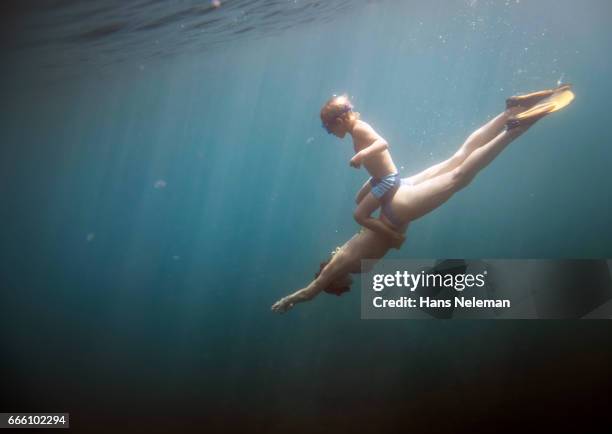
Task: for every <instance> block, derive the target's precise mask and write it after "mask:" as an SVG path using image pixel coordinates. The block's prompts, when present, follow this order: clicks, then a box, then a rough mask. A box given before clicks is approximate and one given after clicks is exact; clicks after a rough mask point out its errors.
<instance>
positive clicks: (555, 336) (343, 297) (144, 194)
mask: <svg viewBox="0 0 612 434" xmlns="http://www.w3.org/2000/svg"><path fill="white" fill-rule="evenodd" d="M2 8H3V9H4V10H3V13H2V23H3V24H2V29H1V30H0V40H1V42H0V46H1V47H2V49H1V51H0V53H1V54H0V56H1V65H2V70H3V74H2V77H1V78H0V91H1V92H2V95H3V97H4V98H3V104H2V106H1V108H0V141H1V146H0V179H1V181H2V182H0V194H1V196H0V197H1V199H2V206H0V223H1V225H0V241H1V244H0V246H1V248H0V337H1V342H2V348H1V349H0V356H1V357H0V360H1V361H0V378H2V386H0V400H1V402H2V405H0V412H30V413H31V412H36V411H41V412H56V413H70V419H71V420H70V429H72V430H75V431H76V432H90V433H98V432H99V433H108V432H127V433H138V432H147V433H158V432H159V433H162V432H164V433H165V432H177V433H178V432H211V433H212V432H220V433H222V432H265V433H302V432H303V433H306V432H308V433H318V432H330V433H332V432H333V433H335V432H373V433H374V432H377V433H378V432H418V433H423V432H463V431H473V430H482V431H484V432H489V431H492V430H497V429H502V428H504V427H511V426H515V427H523V429H527V430H531V429H536V428H537V429H552V428H555V427H563V426H574V427H576V430H577V431H579V432H580V431H582V432H586V431H588V428H589V427H590V425H589V424H594V423H595V422H596V420H597V418H598V417H602V416H603V414H604V411H607V408H606V406H604V402H605V400H604V399H603V397H605V394H606V391H608V390H609V386H610V384H609V380H608V374H607V373H609V366H610V362H611V360H612V359H611V356H612V349H611V347H610V336H611V332H612V327H611V326H610V325H609V323H608V322H605V321H578V320H567V321H561V320H553V321H513V320H505V321H484V320H482V321H477V320H454V321H417V320H365V319H362V317H361V297H360V295H359V292H360V286H359V275H358V274H355V275H353V284H352V285H350V288H349V287H348V286H347V287H346V288H347V291H344V290H343V291H339V294H337V295H339V296H336V295H334V294H333V293H332V294H321V295H320V296H318V297H317V298H316V299H313V300H310V302H308V303H304V304H300V305H299V306H295V307H294V308H293V309H291V310H290V311H289V309H287V312H286V313H283V312H280V311H279V309H276V310H272V309H271V307H272V306H273V305H274V303H275V302H277V301H280V300H282V298H283V297H285V296H287V295H288V294H291V293H294V292H295V291H298V290H300V289H302V288H306V287H307V285H309V284H310V282H311V281H313V279H314V278H315V273H317V274H318V273H320V272H322V270H323V264H322V263H323V262H324V261H328V260H329V258H330V255H331V253H332V252H333V251H335V250H336V249H337V247H338V246H342V245H344V244H345V243H346V242H347V241H348V240H349V239H351V237H353V236H354V235H355V234H357V233H359V231H360V227H361V226H364V224H360V222H362V221H365V220H359V219H358V220H357V221H356V218H358V217H359V216H356V214H358V213H357V212H356V208H357V207H358V206H359V205H357V204H356V203H355V202H356V201H355V197H356V195H357V193H358V192H359V191H360V189H361V188H362V186H363V185H364V182H365V183H366V184H367V182H368V179H369V177H370V175H371V173H370V174H369V173H368V171H367V170H366V169H370V166H368V165H367V162H365V163H364V162H357V163H355V161H354V160H352V158H353V156H354V155H355V152H356V150H355V149H354V147H353V141H352V140H351V137H344V136H343V133H345V132H346V131H342V133H341V134H339V135H340V136H342V137H343V138H342V137H336V134H335V133H333V132H332V133H329V134H328V131H326V129H327V130H330V131H331V129H330V128H336V127H335V126H334V125H339V124H338V123H336V124H334V122H336V120H337V119H340V117H341V116H342V115H344V114H346V113H348V112H351V113H355V112H357V113H358V114H359V118H360V121H359V122H361V121H364V122H367V125H370V126H371V127H372V128H373V129H374V130H375V131H376V134H379V135H380V136H381V137H383V138H384V143H385V149H388V152H390V155H392V159H393V161H392V162H391V163H390V164H393V163H394V164H395V167H396V168H397V171H398V172H399V175H398V176H399V177H401V178H409V177H412V176H414V175H416V174H418V173H420V172H422V171H423V170H425V169H427V168H429V167H432V166H434V165H435V164H437V163H440V162H442V161H444V160H446V159H448V158H450V157H452V156H453V155H454V154H455V153H456V152H457V151H458V150H459V149H460V147H461V145H462V144H463V143H464V142H465V141H466V139H468V137H470V135H471V134H472V133H473V132H474V131H477V130H478V129H479V128H481V127H482V126H483V125H484V124H486V123H487V122H492V121H493V120H494V119H496V117H497V116H499V115H500V114H503V113H504V111H505V110H506V109H507V107H506V104H507V101H506V100H507V98H509V97H511V96H514V95H522V94H527V93H529V92H535V91H540V90H544V89H555V88H557V87H558V86H563V85H565V84H571V91H572V92H573V94H572V98H573V96H574V95H575V99H572V101H571V105H569V106H568V107H565V108H564V109H563V110H562V111H561V110H560V111H559V112H558V113H552V111H554V110H555V109H549V108H546V109H545V111H546V112H545V113H542V114H541V115H538V116H539V117H537V120H538V122H537V124H535V125H533V126H532V127H531V125H532V124H531V123H529V124H528V125H525V124H524V122H525V120H524V119H523V120H521V119H520V118H519V121H520V122H519V121H517V124H519V123H520V125H519V127H518V128H519V129H520V128H529V132H526V133H525V134H524V135H521V136H520V137H516V140H515V141H513V142H512V143H511V144H509V145H508V146H507V147H506V148H505V149H504V150H503V152H500V153H499V155H496V156H495V159H494V160H491V161H488V160H487V164H486V167H483V170H482V171H480V172H478V176H476V177H475V178H474V179H473V180H471V182H470V183H469V185H468V186H466V187H465V188H461V191H457V193H456V194H455V195H454V196H453V197H452V198H450V197H449V198H448V201H446V202H445V203H443V204H442V205H441V206H439V207H437V205H436V207H435V208H432V209H428V210H427V212H426V213H425V214H423V213H420V214H419V215H418V218H416V217H414V219H413V220H414V221H410V225H409V227H408V229H407V231H406V232H405V240H403V244H402V245H401V248H399V249H389V248H387V250H388V254H387V255H386V258H389V259H419V258H435V259H446V258H468V259H469V258H472V259H477V258H499V259H607V258H612V226H611V222H612V200H610V197H611V194H610V191H611V188H612V175H611V170H610V169H611V168H612V130H611V129H610V114H609V111H610V110H609V107H608V106H607V103H608V102H609V100H610V96H612V83H611V81H610V77H611V76H612V60H611V57H610V47H611V46H612V27H611V26H610V22H611V19H612V3H611V2H609V1H608V0H587V1H584V2H576V1H571V0H537V1H536V0H429V1H422V0H405V1H401V0H376V1H375V0H355V1H346V0H329V1H323V0H288V1H287V0H261V1H246V0H225V1H224V0H213V1H204V0H202V1H196V0H172V1H162V0H129V1H127V0H122V1H120V0H101V1H96V2H88V1H83V0H80V1H79V0H39V1H34V0H26V1H21V2H17V1H15V2H13V1H11V2H7V3H5V4H4V5H3V6H2ZM338 95H345V96H346V98H347V101H348V100H350V105H349V103H348V102H347V103H346V104H347V105H346V107H347V108H346V110H344V111H343V112H342V113H340V114H338V113H336V114H335V115H334V116H336V115H337V117H332V118H330V119H331V121H330V122H331V123H327V121H326V118H325V117H323V118H322V107H323V106H324V105H325V104H326V102H327V101H330V98H333V96H338ZM567 104H569V101H568V102H567ZM537 107H539V105H538V106H537ZM548 114H550V116H548ZM544 115H546V119H541V117H542V116H544ZM535 119H536V118H535V117H534V118H529V119H527V121H529V122H531V121H532V120H535ZM540 119H541V120H540ZM322 120H323V125H322ZM504 122H506V121H505V120H504ZM504 122H502V124H500V125H502V127H503V126H504ZM521 122H523V123H521ZM351 125H352V124H351ZM360 125H361V124H360ZM509 125H510V124H509ZM530 127H531V128H530ZM508 129H510V126H509V127H508ZM368 131H369V130H368ZM479 131H482V130H479ZM500 131H501V130H500ZM515 131H516V130H515ZM522 132H523V131H522V130H521V133H522ZM349 133H351V134H353V133H354V131H353V130H350V129H349ZM364 134H365V133H364ZM354 137H356V136H355V135H354ZM377 137H378V136H377ZM492 137H493V136H492ZM514 138H515V137H514V136H513V137H512V139H514ZM380 143H383V141H381V142H380ZM487 143H489V142H487ZM355 146H357V145H355ZM485 146H486V145H485ZM504 146H505V144H504ZM500 149H501V148H500ZM384 152H387V151H384ZM385 161H387V163H388V162H389V161H390V160H385ZM349 163H350V164H349ZM353 163H355V164H353ZM362 164H363V165H362ZM475 164H476V163H475ZM366 166H367V167H366ZM462 167H463V166H462ZM453 192H454V190H453ZM368 197H369V196H368ZM364 200H365V199H364ZM445 200H446V198H445ZM406 206H411V205H406ZM376 208H378V206H376ZM397 209H399V208H396V211H397ZM415 213H416V211H415ZM377 214H378V211H375V213H374V215H377ZM421 214H423V215H422V216H421ZM368 215H369V214H368ZM413 215H416V214H413ZM366 217H367V216H366ZM407 220H408V218H407ZM407 220H406V223H407ZM410 220H412V218H411V219H410ZM366 225H367V223H366ZM387 227H389V226H387ZM368 230H369V229H368ZM369 257H370V256H369V255H368V254H367V253H364V255H363V257H362V258H361V259H367V258H369ZM343 288H344V286H343ZM320 289H321V288H320ZM320 289H319V291H320ZM276 306H278V305H276ZM289 307H293V303H290V304H289V303H286V304H285V305H284V308H289ZM280 310H283V311H284V309H280ZM279 313H283V314H279ZM577 402H581V403H582V405H577V404H576V403H577ZM586 402H588V405H587V404H585V403H586ZM568 424H569V425H568Z"/></svg>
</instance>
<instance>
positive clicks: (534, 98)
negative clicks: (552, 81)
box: [506, 84, 572, 110]
mask: <svg viewBox="0 0 612 434" xmlns="http://www.w3.org/2000/svg"><path fill="white" fill-rule="evenodd" d="M571 86H572V85H571V84H562V85H561V86H558V87H556V88H554V89H545V90H540V91H538V92H532V93H528V94H526V95H515V96H511V97H510V98H508V99H506V108H508V109H510V108H512V107H520V108H522V109H523V110H527V109H530V108H532V107H533V106H535V105H536V104H538V103H539V102H540V101H542V100H543V99H544V98H548V97H549V96H551V95H552V94H553V93H555V92H561V91H563V90H569V89H570V88H571Z"/></svg>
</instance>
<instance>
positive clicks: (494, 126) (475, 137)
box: [409, 107, 521, 185]
mask: <svg viewBox="0 0 612 434" xmlns="http://www.w3.org/2000/svg"><path fill="white" fill-rule="evenodd" d="M520 111H521V108H518V107H513V108H510V109H508V110H506V111H505V112H502V113H500V114H499V115H497V116H495V117H494V118H493V119H491V120H490V121H489V122H487V123H486V124H485V125H483V126H482V127H480V128H478V129H477V130H476V131H474V132H473V133H472V134H470V136H469V137H468V138H467V140H466V141H465V142H464V143H463V145H461V147H460V148H459V150H458V151H457V152H456V153H455V154H454V155H453V156H452V157H450V158H449V159H447V160H445V161H443V162H441V163H438V164H436V165H434V166H431V167H429V168H428V169H425V170H423V171H422V172H420V173H418V174H416V175H414V176H411V177H410V178H409V179H410V182H411V183H412V184H413V185H416V184H420V183H421V182H423V181H427V180H428V179H431V178H435V177H436V176H440V175H442V174H444V173H446V172H449V171H451V170H453V169H455V168H456V167H458V166H459V165H460V164H461V163H463V162H464V161H465V159H466V158H467V157H468V156H469V155H470V154H471V153H472V152H474V151H475V150H476V149H478V148H480V147H481V146H483V145H484V144H486V143H488V142H490V141H491V140H493V138H495V136H497V135H498V134H499V133H501V132H502V131H503V130H504V127H505V125H506V121H507V120H508V118H509V117H510V116H512V115H514V114H516V113H519V112H520Z"/></svg>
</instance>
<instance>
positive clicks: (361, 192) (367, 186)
mask: <svg viewBox="0 0 612 434" xmlns="http://www.w3.org/2000/svg"><path fill="white" fill-rule="evenodd" d="M370 191H372V184H370V178H368V180H367V181H366V182H365V184H363V186H362V187H361V189H360V190H359V192H358V193H357V196H356V197H355V203H356V204H357V205H359V203H360V202H361V201H362V200H363V198H364V197H366V196H367V195H368V193H369V192H370Z"/></svg>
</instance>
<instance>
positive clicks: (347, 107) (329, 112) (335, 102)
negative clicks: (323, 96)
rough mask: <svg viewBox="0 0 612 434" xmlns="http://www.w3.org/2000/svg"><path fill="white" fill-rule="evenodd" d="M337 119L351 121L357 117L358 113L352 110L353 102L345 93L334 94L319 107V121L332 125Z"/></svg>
mask: <svg viewBox="0 0 612 434" xmlns="http://www.w3.org/2000/svg"><path fill="white" fill-rule="evenodd" d="M337 119H344V120H346V121H348V122H353V121H355V120H357V119H359V113H357V112H354V111H353V104H351V101H350V99H349V97H348V95H347V94H346V93H343V94H342V95H334V96H333V97H331V98H330V99H329V100H328V101H327V102H326V103H325V104H324V105H323V107H322V108H321V122H323V124H324V125H332V124H334V123H336V120H337Z"/></svg>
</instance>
